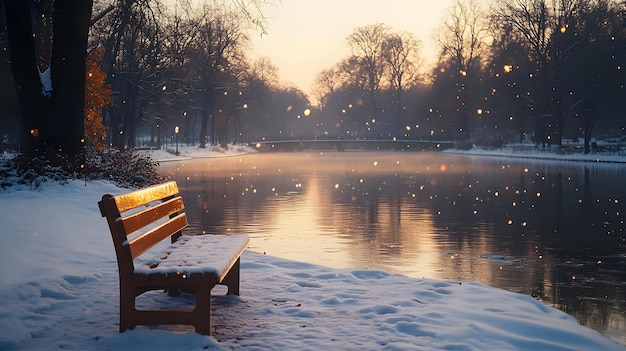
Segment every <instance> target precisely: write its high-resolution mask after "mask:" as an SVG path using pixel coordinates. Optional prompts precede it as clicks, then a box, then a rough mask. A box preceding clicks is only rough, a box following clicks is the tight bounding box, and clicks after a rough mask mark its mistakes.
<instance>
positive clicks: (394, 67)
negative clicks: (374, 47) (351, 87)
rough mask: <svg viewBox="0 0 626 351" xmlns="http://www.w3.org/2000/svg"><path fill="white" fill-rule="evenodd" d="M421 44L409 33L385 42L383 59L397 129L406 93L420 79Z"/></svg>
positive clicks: (390, 36)
mask: <svg viewBox="0 0 626 351" xmlns="http://www.w3.org/2000/svg"><path fill="white" fill-rule="evenodd" d="M420 50H421V42H420V41H419V40H417V39H416V38H415V37H414V36H413V34H411V33H408V32H403V33H393V34H390V35H388V36H387V38H386V39H385V41H384V42H383V46H382V51H383V58H384V60H385V63H386V67H385V68H386V70H387V80H388V82H389V87H390V89H391V94H392V103H395V104H396V107H397V108H396V112H395V114H396V123H395V124H396V129H399V128H400V127H401V120H402V111H403V110H404V107H405V106H404V101H403V97H404V92H405V91H406V90H408V89H409V88H411V87H412V86H414V85H415V84H416V83H417V81H418V79H419V68H420V65H421V58H420Z"/></svg>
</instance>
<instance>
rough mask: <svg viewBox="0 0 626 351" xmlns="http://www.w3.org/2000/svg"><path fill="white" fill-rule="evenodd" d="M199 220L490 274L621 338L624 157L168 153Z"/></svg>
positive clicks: (449, 273) (409, 265)
mask: <svg viewBox="0 0 626 351" xmlns="http://www.w3.org/2000/svg"><path fill="white" fill-rule="evenodd" d="M161 168H162V170H163V172H165V173H167V174H169V175H170V176H171V177H172V178H173V179H175V180H177V181H178V183H179V185H180V187H181V191H182V193H183V194H184V196H185V198H186V204H187V213H188V215H189V217H190V221H191V226H192V227H193V228H195V229H197V230H204V231H205V232H206V233H223V232H244V233H248V234H249V235H250V236H251V237H252V240H251V244H250V245H251V249H252V250H254V251H259V252H266V253H268V254H270V255H274V256H279V257H285V258H289V259H295V260H299V261H306V262H311V263H317V264H324V265H327V266H332V267H337V268H366V269H384V270H387V271H391V272H397V273H402V274H406V275H408V276H412V277H417V278H420V277H427V278H435V279H456V280H463V281H473V280H476V281H481V282H484V283H486V284H489V285H492V286H496V287H499V288H503V289H507V290H510V291H515V292H520V293H524V294H528V295H533V296H535V297H537V298H538V299H541V300H543V301H545V302H546V303H547V304H550V305H553V306H556V307H558V308H560V309H562V310H564V311H566V312H568V313H570V314H572V315H574V316H575V317H576V318H578V320H579V321H581V323H584V324H586V325H589V326H591V327H593V328H595V329H597V330H600V331H602V332H603V333H605V334H606V335H608V336H610V337H612V338H614V339H616V340H618V341H620V342H622V343H625V344H626V337H624V335H626V317H625V316H626V283H625V282H626V273H625V272H626V270H625V269H626V233H624V219H623V218H624V217H623V212H624V211H623V208H624V201H626V187H623V186H616V185H617V184H620V180H622V179H624V176H625V175H626V174H625V173H626V170H625V168H624V167H623V166H621V165H587V166H585V165H584V164H579V163H574V164H572V163H564V162H556V163H554V162H552V163H549V162H543V161H532V160H512V159H504V158H503V159H494V158H477V157H468V156H455V155H448V154H442V153H399V152H398V153H392V152H386V153H385V152H381V153H369V152H368V153H332V152H331V153H321V154H317V153H293V154H255V155H246V156H242V157H229V158H215V159H198V160H192V161H186V162H177V163H171V164H163V165H162V166H161Z"/></svg>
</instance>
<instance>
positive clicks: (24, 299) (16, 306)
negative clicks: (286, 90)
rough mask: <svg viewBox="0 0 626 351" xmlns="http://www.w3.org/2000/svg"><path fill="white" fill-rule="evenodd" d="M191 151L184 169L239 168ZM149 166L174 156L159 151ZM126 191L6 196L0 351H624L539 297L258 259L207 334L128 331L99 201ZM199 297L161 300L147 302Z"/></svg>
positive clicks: (92, 186) (56, 189)
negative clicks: (206, 161) (208, 162)
mask: <svg viewBox="0 0 626 351" xmlns="http://www.w3.org/2000/svg"><path fill="white" fill-rule="evenodd" d="M181 151H182V155H181V156H180V157H179V158H178V159H185V158H188V157H218V156H225V155H229V156H231V157H239V156H237V155H236V154H233V153H230V154H224V153H223V152H219V153H218V152H212V151H210V150H200V149H197V148H182V150H181ZM239 151H240V150H233V152H234V153H236V152H239ZM244 152H250V151H245V150H244ZM153 157H154V158H155V159H157V160H161V161H162V162H165V159H164V158H163V157H165V158H167V159H172V158H174V156H172V155H169V154H167V155H165V154H164V152H163V151H159V152H155V153H154V154H153ZM174 162H180V161H174ZM3 182H9V183H11V182H14V180H11V179H4V180H3ZM127 191H128V190H125V189H121V188H119V187H117V186H116V185H114V184H112V183H110V182H107V181H89V182H85V181H81V180H72V181H69V182H67V183H65V184H60V183H56V182H52V181H48V182H44V183H42V185H41V186H40V187H38V188H30V187H28V186H19V185H13V186H11V187H9V188H8V189H5V188H2V189H0V209H2V211H0V223H2V227H1V228H0V239H1V240H2V242H3V245H2V246H0V267H2V269H0V282H2V283H1V284H0V300H1V301H2V303H1V304H0V350H7V351H9V350H60V349H63V350H138V349H143V350H155V351H158V350H182V351H185V350H233V349H238V350H239V349H243V350H286V349H294V350H483V351H489V350H545V351H547V350H559V351H567V350H571V351H575V350H581V351H582V350H607V351H612V350H615V351H626V346H625V345H620V344H618V343H616V342H614V341H612V340H610V339H608V338H606V337H604V336H602V335H601V334H600V333H598V332H597V331H595V330H592V329H590V328H587V327H584V326H581V325H580V324H579V323H578V322H577V321H576V320H575V319H574V318H573V317H571V316H569V315H567V314H565V313H564V312H562V311H559V310H557V309H555V308H551V307H548V306H546V305H544V304H543V303H541V302H540V301H537V300H536V299H534V298H532V297H530V296H526V295H521V294H516V293H512V292H507V291H504V290H500V289H497V288H493V287H489V286H486V285H484V284H481V283H477V282H466V281H444V280H432V279H415V278H408V277H406V276H403V275H397V274H391V273H388V272H384V271H379V270H363V269H334V268H332V267H325V266H320V265H314V264H310V263H303V262H298V261H294V260H288V259H285V258H280V257H276V256H272V255H267V254H265V253H264V252H256V251H253V250H250V249H247V250H246V251H244V253H243V255H242V261H241V296H238V297H237V296H224V292H225V291H224V289H220V288H222V287H216V289H214V293H213V294H212V299H211V300H212V307H211V309H212V312H211V313H212V314H211V323H212V334H211V336H203V335H199V334H196V333H194V332H193V330H192V329H190V328H189V327H180V326H173V327H167V326H165V327H163V326H150V327H137V328H135V329H133V330H130V331H126V332H124V333H122V334H119V333H118V324H117V323H118V316H119V315H118V313H119V312H118V299H119V294H118V276H117V264H116V259H115V252H114V249H113V243H112V242H111V236H110V233H109V230H108V227H107V224H106V221H105V220H104V219H103V218H102V217H101V216H100V213H99V210H98V206H97V201H98V200H99V199H100V198H101V196H102V195H103V194H106V193H110V194H120V193H124V192H127ZM188 205H189V203H188ZM166 242H167V240H166ZM166 244H167V243H166ZM252 244H253V243H251V246H252ZM162 248H163V247H161V248H160V249H162ZM154 254H155V253H154V252H149V253H148V254H147V256H149V257H151V256H152V255H154ZM149 257H148V258H149ZM193 300H194V298H193V297H191V296H188V295H185V294H183V295H182V296H180V297H168V295H167V294H163V293H162V292H155V293H152V294H149V295H148V296H147V297H146V298H145V299H143V300H142V305H143V306H145V307H147V308H160V307H166V306H171V305H172V304H175V305H177V306H189V305H190V303H192V302H193Z"/></svg>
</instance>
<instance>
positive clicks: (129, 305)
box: [120, 289, 137, 333]
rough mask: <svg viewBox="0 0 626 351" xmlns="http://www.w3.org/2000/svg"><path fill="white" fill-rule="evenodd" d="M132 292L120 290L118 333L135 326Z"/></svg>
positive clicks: (135, 312)
mask: <svg viewBox="0 0 626 351" xmlns="http://www.w3.org/2000/svg"><path fill="white" fill-rule="evenodd" d="M136 314H137V309H136V308H135V295H134V291H127V290H123V289H120V333H122V332H124V331H126V330H128V329H133V328H135V327H136V326H137V323H136V321H137V318H136Z"/></svg>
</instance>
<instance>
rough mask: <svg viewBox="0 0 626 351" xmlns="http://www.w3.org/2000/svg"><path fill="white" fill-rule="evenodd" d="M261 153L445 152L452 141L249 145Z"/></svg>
mask: <svg viewBox="0 0 626 351" xmlns="http://www.w3.org/2000/svg"><path fill="white" fill-rule="evenodd" d="M249 145H250V146H251V147H254V148H255V149H257V150H258V151H260V152H285V151H383V150H387V151H443V150H446V149H451V148H454V142H452V141H434V140H280V141H259V142H252V143H250V144H249Z"/></svg>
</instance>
